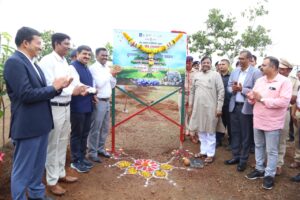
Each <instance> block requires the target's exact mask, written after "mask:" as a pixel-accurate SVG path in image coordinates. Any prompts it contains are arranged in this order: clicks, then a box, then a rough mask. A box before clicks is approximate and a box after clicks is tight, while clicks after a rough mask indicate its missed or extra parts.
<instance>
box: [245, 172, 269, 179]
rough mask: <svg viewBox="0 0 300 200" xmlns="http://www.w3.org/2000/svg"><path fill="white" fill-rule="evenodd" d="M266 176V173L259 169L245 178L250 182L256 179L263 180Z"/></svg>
mask: <svg viewBox="0 0 300 200" xmlns="http://www.w3.org/2000/svg"><path fill="white" fill-rule="evenodd" d="M264 175H265V172H260V171H258V170H257V169H255V170H254V171H252V172H250V173H249V174H247V175H246V176H245V177H246V178H247V179H249V180H255V179H258V178H263V177H264Z"/></svg>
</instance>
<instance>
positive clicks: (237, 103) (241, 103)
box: [235, 102, 244, 106]
mask: <svg viewBox="0 0 300 200" xmlns="http://www.w3.org/2000/svg"><path fill="white" fill-rule="evenodd" d="M235 105H237V106H242V105H244V102H235Z"/></svg>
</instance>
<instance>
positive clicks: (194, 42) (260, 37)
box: [189, 1, 272, 62]
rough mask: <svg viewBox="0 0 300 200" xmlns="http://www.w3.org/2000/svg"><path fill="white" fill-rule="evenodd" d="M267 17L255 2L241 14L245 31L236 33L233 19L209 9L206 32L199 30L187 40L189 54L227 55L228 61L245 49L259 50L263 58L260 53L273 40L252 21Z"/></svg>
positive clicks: (230, 16)
mask: <svg viewBox="0 0 300 200" xmlns="http://www.w3.org/2000/svg"><path fill="white" fill-rule="evenodd" d="M264 2H266V1H264ZM267 14H268V11H267V10H266V9H265V7H264V5H263V3H262V2H259V3H257V5H256V7H254V8H249V9H246V10H245V11H244V12H242V14H241V15H242V17H243V18H244V19H246V20H247V21H248V23H249V25H248V26H246V28H245V30H242V31H241V30H239V31H237V29H236V27H235V24H236V22H237V21H236V17H233V16H232V15H231V14H228V15H226V16H225V15H224V14H222V13H221V10H219V9H211V10H209V14H208V19H207V20H206V22H205V24H206V30H205V31H203V30H200V31H198V32H197V33H195V34H192V35H191V36H190V37H189V43H190V44H191V47H190V51H191V52H198V53H200V57H202V56H203V55H208V56H212V55H218V56H226V57H228V58H229V60H230V61H231V62H232V61H233V59H234V58H235V57H236V56H237V55H238V53H239V51H240V50H242V49H244V48H251V49H252V50H253V51H258V52H259V53H260V55H261V56H262V54H263V51H264V50H265V49H266V47H267V46H268V45H270V44H272V41H271V39H270V37H269V32H270V31H269V30H267V29H266V28H265V27H263V26H261V25H255V21H256V19H257V18H258V17H262V16H264V15H267ZM250 24H251V25H250Z"/></svg>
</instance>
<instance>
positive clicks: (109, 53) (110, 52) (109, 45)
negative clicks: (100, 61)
mask: <svg viewBox="0 0 300 200" xmlns="http://www.w3.org/2000/svg"><path fill="white" fill-rule="evenodd" d="M105 49H106V50H107V52H108V60H109V61H112V57H111V56H112V55H113V46H112V45H111V44H110V43H109V42H107V43H106V44H105Z"/></svg>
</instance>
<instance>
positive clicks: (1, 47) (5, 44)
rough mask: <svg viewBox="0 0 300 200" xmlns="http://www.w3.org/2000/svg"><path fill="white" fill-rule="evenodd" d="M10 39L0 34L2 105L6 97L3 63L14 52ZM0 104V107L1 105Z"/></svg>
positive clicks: (0, 90)
mask: <svg viewBox="0 0 300 200" xmlns="http://www.w3.org/2000/svg"><path fill="white" fill-rule="evenodd" d="M11 40H12V37H11V35H10V34H8V33H7V32H2V33H0V99H1V102H2V104H3V101H2V100H3V99H2V98H3V96H4V95H6V89H5V82H4V77H3V70H4V63H5V62H6V60H7V59H8V57H9V56H11V54H12V53H13V52H14V51H15V49H14V48H13V47H11V46H10V43H11ZM2 104H1V105H2ZM4 109H5V108H3V105H2V106H1V108H0V117H2V116H3V114H4Z"/></svg>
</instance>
